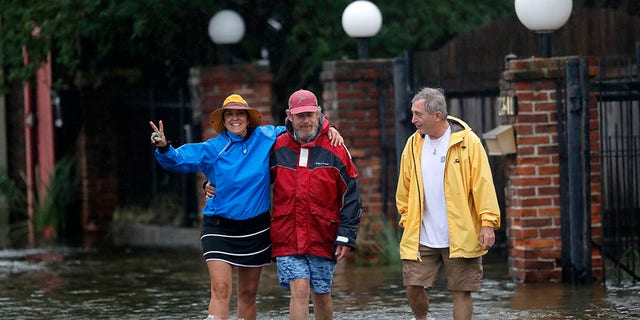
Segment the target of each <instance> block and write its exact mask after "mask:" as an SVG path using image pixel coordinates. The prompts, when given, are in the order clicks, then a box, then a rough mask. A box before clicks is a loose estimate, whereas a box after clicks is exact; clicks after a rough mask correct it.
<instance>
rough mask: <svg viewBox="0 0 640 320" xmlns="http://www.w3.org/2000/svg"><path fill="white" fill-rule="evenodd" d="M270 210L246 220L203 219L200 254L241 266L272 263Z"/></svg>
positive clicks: (259, 265)
mask: <svg viewBox="0 0 640 320" xmlns="http://www.w3.org/2000/svg"><path fill="white" fill-rule="evenodd" d="M269 224H270V215H269V212H268V211H267V212H265V213H263V214H261V215H259V216H257V217H255V218H251V219H248V220H231V219H226V218H222V217H216V216H204V217H203V219H202V236H201V237H200V241H201V243H202V255H203V256H204V260H205V261H224V262H226V263H229V264H232V265H235V266H240V267H261V266H265V265H268V264H269V263H271V238H270V237H269Z"/></svg>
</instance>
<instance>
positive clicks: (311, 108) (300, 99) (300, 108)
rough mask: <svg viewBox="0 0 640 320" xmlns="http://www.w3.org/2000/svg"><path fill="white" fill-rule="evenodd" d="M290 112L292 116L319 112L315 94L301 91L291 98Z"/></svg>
mask: <svg viewBox="0 0 640 320" xmlns="http://www.w3.org/2000/svg"><path fill="white" fill-rule="evenodd" d="M289 111H291V114H298V113H302V112H316V111H318V99H317V98H316V95H315V94H313V92H311V91H309V90H304V89H300V90H298V91H296V92H294V93H293V94H292V95H291V96H290V97H289Z"/></svg>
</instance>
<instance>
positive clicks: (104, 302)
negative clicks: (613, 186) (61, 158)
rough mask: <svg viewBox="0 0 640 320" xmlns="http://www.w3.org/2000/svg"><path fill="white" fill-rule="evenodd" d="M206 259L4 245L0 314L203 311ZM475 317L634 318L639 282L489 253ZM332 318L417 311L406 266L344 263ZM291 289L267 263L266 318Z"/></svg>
mask: <svg viewBox="0 0 640 320" xmlns="http://www.w3.org/2000/svg"><path fill="white" fill-rule="evenodd" d="M208 288H209V286H208V278H207V272H206V266H205V264H204V262H203V261H202V259H201V256H200V253H199V252H197V251H191V250H187V251H179V250H151V249H110V250H102V251H99V250H96V251H81V250H71V249H64V250H62V249H60V250H54V251H35V250H34V251H0V319H204V318H205V317H206V309H207V304H208V301H209V292H208V290H209V289H208ZM473 297H474V319H492V320H495V319H637V318H640V285H635V286H627V287H622V288H621V287H607V288H605V287H603V286H601V285H592V286H577V287H576V286H565V285H559V284H514V283H513V282H511V281H510V279H509V277H508V274H507V265H506V259H505V258H497V257H493V258H491V257H490V258H488V259H485V279H484V282H483V289H482V291H480V292H477V293H474V295H473ZM430 299H431V315H432V317H434V318H435V319H452V317H451V308H452V302H451V296H450V294H449V293H448V292H447V291H446V290H442V289H435V290H431V291H430ZM333 300H334V309H335V319H411V318H412V316H411V312H410V309H409V307H408V305H407V302H406V297H405V291H404V288H403V287H402V280H401V274H400V267H399V266H393V267H356V266H352V265H345V264H344V263H340V264H339V265H338V268H337V269H336V276H335V280H334V290H333ZM288 303H289V296H288V291H287V290H285V289H282V288H280V287H278V286H277V276H276V273H275V265H271V266H269V267H266V268H265V269H264V271H263V276H262V279H261V286H260V293H259V296H258V314H259V316H258V318H259V319H265V320H267V319H288V316H287V311H288Z"/></svg>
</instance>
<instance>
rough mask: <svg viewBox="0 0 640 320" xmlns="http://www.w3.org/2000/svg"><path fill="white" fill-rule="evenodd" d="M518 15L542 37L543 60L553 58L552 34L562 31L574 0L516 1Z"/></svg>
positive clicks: (524, 23)
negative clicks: (558, 30) (561, 28)
mask: <svg viewBox="0 0 640 320" xmlns="http://www.w3.org/2000/svg"><path fill="white" fill-rule="evenodd" d="M515 9H516V15H517V16H518V19H519V20H520V22H521V23H522V24H523V25H524V26H525V27H527V29H529V30H532V31H534V32H536V33H538V34H539V35H540V52H541V54H542V57H543V58H549V57H551V37H550V35H551V33H552V32H553V31H555V30H557V29H560V27H562V26H563V25H564V24H565V23H567V20H569V17H570V16H571V10H572V9H573V1H572V0H515Z"/></svg>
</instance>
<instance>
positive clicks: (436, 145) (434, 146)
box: [429, 137, 444, 156]
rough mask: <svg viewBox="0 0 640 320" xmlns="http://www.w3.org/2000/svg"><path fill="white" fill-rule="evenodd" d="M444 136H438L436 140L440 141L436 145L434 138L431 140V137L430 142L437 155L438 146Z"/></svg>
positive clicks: (434, 153)
mask: <svg viewBox="0 0 640 320" xmlns="http://www.w3.org/2000/svg"><path fill="white" fill-rule="evenodd" d="M442 140H444V139H442V137H440V138H438V139H437V140H436V141H438V143H436V144H435V145H434V144H433V140H431V138H429V144H430V145H431V147H432V148H433V155H434V156H435V155H436V152H437V151H438V147H439V146H440V143H441V142H442Z"/></svg>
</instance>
